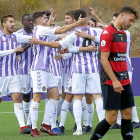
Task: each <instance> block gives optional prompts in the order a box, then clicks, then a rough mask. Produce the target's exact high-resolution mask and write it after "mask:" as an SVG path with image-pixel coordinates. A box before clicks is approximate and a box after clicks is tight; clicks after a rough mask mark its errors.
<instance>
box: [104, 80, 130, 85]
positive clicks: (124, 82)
mask: <svg viewBox="0 0 140 140" xmlns="http://www.w3.org/2000/svg"><path fill="white" fill-rule="evenodd" d="M119 82H120V83H121V84H122V85H123V86H125V85H128V84H129V83H130V79H129V78H128V79H126V80H122V81H119ZM106 84H107V85H112V81H111V80H106Z"/></svg>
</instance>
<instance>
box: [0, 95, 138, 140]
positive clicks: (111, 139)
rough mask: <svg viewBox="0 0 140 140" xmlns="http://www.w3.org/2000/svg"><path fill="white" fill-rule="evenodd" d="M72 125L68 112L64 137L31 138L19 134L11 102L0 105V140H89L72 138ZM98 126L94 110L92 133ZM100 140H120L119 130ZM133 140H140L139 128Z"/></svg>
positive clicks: (41, 110) (45, 136) (86, 136)
mask: <svg viewBox="0 0 140 140" xmlns="http://www.w3.org/2000/svg"><path fill="white" fill-rule="evenodd" d="M139 100H140V97H135V103H136V105H137V112H138V116H139V117H140V102H139ZM44 104H45V102H44V100H42V101H41V103H40V106H39V115H38V122H37V125H38V130H39V127H40V124H41V122H42V118H43V115H44ZM73 124H74V120H73V118H72V117H71V115H70V113H69V112H68V115H67V120H66V123H65V134H66V135H65V136H49V135H48V134H46V133H41V132H40V134H41V135H42V137H41V138H33V137H31V136H30V135H21V134H19V131H20V128H19V124H18V121H17V119H16V117H15V114H14V109H13V102H2V103H1V104H0V140H32V139H38V140H46V139H47V140H89V139H90V137H91V134H87V135H84V134H83V135H82V136H73V135H72V134H73V131H71V129H72V127H73ZM97 124H98V117H97V113H96V110H94V117H93V124H92V127H93V128H92V132H93V131H94V129H95V127H96V125H97ZM102 140H122V137H121V133H120V130H109V131H108V133H107V134H106V135H105V136H104V137H103V138H102ZM134 140H140V128H138V129H134Z"/></svg>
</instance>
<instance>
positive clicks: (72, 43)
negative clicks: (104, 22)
mask: <svg viewBox="0 0 140 140" xmlns="http://www.w3.org/2000/svg"><path fill="white" fill-rule="evenodd" d="M77 30H79V31H82V30H84V31H86V33H88V34H90V35H94V36H96V38H98V39H97V40H98V42H96V39H95V41H92V40H87V41H84V40H85V38H81V37H77V36H76V35H75V32H73V33H71V34H70V35H67V36H66V37H65V38H64V39H62V40H61V41H59V43H60V44H61V46H62V47H63V48H66V47H67V46H68V47H84V46H85V45H86V46H89V45H90V44H89V42H90V43H91V44H94V45H95V46H96V47H98V45H99V43H100V42H99V41H100V40H99V36H100V32H98V29H96V28H83V27H80V28H79V29H77ZM72 71H73V73H96V72H99V69H98V57H97V51H94V52H89V51H88V52H79V53H75V54H74V59H73V66H72Z"/></svg>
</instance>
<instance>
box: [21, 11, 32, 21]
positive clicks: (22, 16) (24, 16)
mask: <svg viewBox="0 0 140 140" xmlns="http://www.w3.org/2000/svg"><path fill="white" fill-rule="evenodd" d="M26 16H31V14H28V13H27V14H24V15H23V16H22V20H24V18H25V17H26Z"/></svg>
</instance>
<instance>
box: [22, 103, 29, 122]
mask: <svg viewBox="0 0 140 140" xmlns="http://www.w3.org/2000/svg"><path fill="white" fill-rule="evenodd" d="M29 107H30V102H25V101H23V110H24V114H25V117H26V120H27V119H28V114H29Z"/></svg>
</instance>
